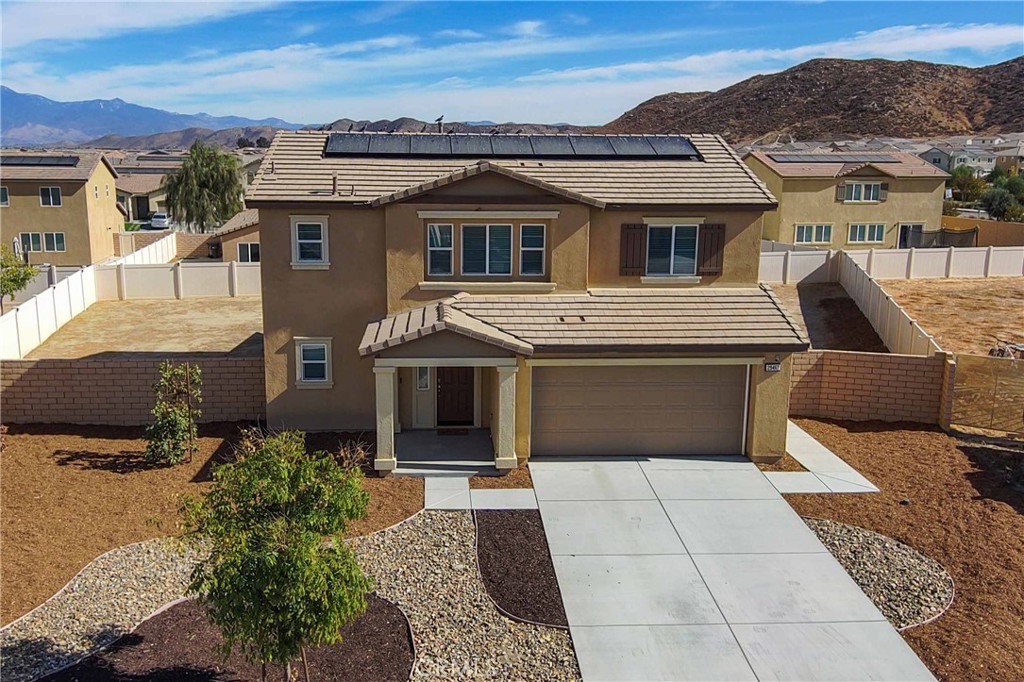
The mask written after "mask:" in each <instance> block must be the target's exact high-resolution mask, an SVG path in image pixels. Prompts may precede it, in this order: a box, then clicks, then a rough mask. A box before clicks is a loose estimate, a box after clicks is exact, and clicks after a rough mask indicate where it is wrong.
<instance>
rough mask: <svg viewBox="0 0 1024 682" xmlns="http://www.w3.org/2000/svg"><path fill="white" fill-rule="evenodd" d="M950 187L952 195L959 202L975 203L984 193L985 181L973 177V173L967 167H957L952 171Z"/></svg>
mask: <svg viewBox="0 0 1024 682" xmlns="http://www.w3.org/2000/svg"><path fill="white" fill-rule="evenodd" d="M951 175H952V176H953V177H952V178H950V185H951V186H952V188H953V194H954V195H955V196H956V198H957V199H959V200H960V201H977V200H978V197H979V196H981V193H982V192H984V191H985V181H984V180H982V179H981V178H978V177H975V175H974V171H973V170H971V169H970V168H969V167H968V166H957V167H956V168H954V169H953V172H952V174H951Z"/></svg>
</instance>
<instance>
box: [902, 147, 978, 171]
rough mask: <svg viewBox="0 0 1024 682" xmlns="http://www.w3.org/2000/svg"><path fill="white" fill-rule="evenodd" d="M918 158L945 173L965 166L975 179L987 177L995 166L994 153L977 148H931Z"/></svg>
mask: <svg viewBox="0 0 1024 682" xmlns="http://www.w3.org/2000/svg"><path fill="white" fill-rule="evenodd" d="M918 156H920V157H921V158H922V159H924V160H925V161H927V162H928V163H930V164H932V165H933V166H936V167H938V168H940V169H942V170H944V171H945V172H947V173H952V172H953V171H954V170H955V169H956V168H958V167H960V166H967V167H968V168H970V169H971V170H972V171H973V172H974V175H975V176H976V177H981V176H984V175H988V174H989V173H991V172H992V169H993V168H995V165H996V155H995V153H994V152H991V151H989V150H987V149H981V148H978V147H932V148H931V149H928V150H926V151H924V152H921V153H920V154H918Z"/></svg>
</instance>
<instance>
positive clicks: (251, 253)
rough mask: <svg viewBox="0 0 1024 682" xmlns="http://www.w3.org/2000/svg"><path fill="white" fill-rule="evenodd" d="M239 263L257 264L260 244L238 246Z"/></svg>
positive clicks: (247, 243)
mask: <svg viewBox="0 0 1024 682" xmlns="http://www.w3.org/2000/svg"><path fill="white" fill-rule="evenodd" d="M238 262H239V263H259V262H260V244H259V242H242V243H240V244H239V245H238Z"/></svg>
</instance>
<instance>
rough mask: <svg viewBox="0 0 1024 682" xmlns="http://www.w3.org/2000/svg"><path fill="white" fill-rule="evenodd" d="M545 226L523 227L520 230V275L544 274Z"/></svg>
mask: <svg viewBox="0 0 1024 682" xmlns="http://www.w3.org/2000/svg"><path fill="white" fill-rule="evenodd" d="M544 248H545V245H544V226H543V225H522V226H521V227H520V228H519V274H520V275H543V274H544Z"/></svg>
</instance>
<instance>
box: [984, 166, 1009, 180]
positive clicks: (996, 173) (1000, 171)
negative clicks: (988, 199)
mask: <svg viewBox="0 0 1024 682" xmlns="http://www.w3.org/2000/svg"><path fill="white" fill-rule="evenodd" d="M1008 175H1009V174H1008V173H1007V172H1006V170H1005V169H1004V168H1002V167H1001V166H996V167H995V168H993V169H992V170H991V172H989V174H988V175H986V176H985V180H986V181H988V182H990V183H992V184H995V182H996V181H997V180H999V179H1001V178H1005V177H1007V176H1008Z"/></svg>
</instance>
